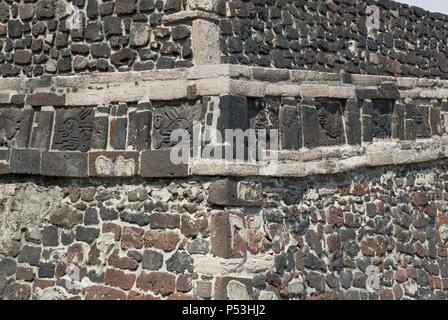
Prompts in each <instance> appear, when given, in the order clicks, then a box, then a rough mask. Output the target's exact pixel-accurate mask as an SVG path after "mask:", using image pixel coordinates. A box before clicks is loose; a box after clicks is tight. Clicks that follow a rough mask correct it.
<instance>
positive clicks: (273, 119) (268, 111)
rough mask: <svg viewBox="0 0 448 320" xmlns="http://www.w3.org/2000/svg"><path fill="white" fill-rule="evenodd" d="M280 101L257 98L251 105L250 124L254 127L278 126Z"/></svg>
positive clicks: (273, 127)
mask: <svg viewBox="0 0 448 320" xmlns="http://www.w3.org/2000/svg"><path fill="white" fill-rule="evenodd" d="M278 110H279V102H277V101H273V100H265V99H255V100H253V101H252V103H251V104H250V106H249V126H250V128H252V129H266V130H269V129H276V128H278Z"/></svg>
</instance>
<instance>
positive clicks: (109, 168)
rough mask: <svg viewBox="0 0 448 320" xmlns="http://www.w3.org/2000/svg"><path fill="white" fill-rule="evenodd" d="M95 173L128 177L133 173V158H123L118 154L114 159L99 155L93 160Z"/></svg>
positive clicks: (134, 166)
mask: <svg viewBox="0 0 448 320" xmlns="http://www.w3.org/2000/svg"><path fill="white" fill-rule="evenodd" d="M95 169H96V173H97V175H99V176H113V177H130V176H133V175H135V169H136V165H135V160H134V159H125V158H124V157H122V156H118V157H117V158H116V159H109V158H107V157H105V156H99V157H98V158H97V159H96V160H95Z"/></svg>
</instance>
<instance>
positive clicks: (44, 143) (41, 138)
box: [29, 111, 54, 151]
mask: <svg viewBox="0 0 448 320" xmlns="http://www.w3.org/2000/svg"><path fill="white" fill-rule="evenodd" d="M53 118H54V114H53V112H51V111H39V112H36V114H35V117H34V125H33V130H32V131H31V138H30V144H29V147H31V148H35V149H39V150H42V151H45V150H48V149H49V148H50V140H51V132H52V129H53Z"/></svg>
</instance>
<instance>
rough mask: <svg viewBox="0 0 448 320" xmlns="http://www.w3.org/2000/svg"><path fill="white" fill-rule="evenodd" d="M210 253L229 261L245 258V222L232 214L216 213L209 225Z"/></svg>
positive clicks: (235, 214)
mask: <svg viewBox="0 0 448 320" xmlns="http://www.w3.org/2000/svg"><path fill="white" fill-rule="evenodd" d="M210 231H211V232H210V235H211V238H210V242H211V252H212V254H214V255H215V256H218V257H222V258H226V259H230V258H242V257H245V256H246V251H247V244H246V241H245V240H244V239H246V234H247V231H246V226H245V221H244V220H243V219H242V218H241V217H240V216H239V215H238V214H237V213H232V212H225V211H223V212H216V213H214V214H213V216H212V219H211V223H210Z"/></svg>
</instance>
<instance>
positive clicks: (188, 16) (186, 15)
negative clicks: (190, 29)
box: [163, 10, 220, 25]
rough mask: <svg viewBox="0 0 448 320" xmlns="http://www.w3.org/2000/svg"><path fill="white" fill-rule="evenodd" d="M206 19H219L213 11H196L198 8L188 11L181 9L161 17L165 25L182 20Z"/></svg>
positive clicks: (217, 20) (215, 20) (214, 20)
mask: <svg viewBox="0 0 448 320" xmlns="http://www.w3.org/2000/svg"><path fill="white" fill-rule="evenodd" d="M197 19H202V20H207V21H211V22H215V23H218V22H219V20H220V17H219V16H218V15H216V14H214V13H210V12H204V11H198V10H188V11H182V12H178V13H173V14H170V15H167V16H165V17H164V18H163V22H164V23H165V24H166V25H170V24H175V23H178V22H184V21H191V20H197Z"/></svg>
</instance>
